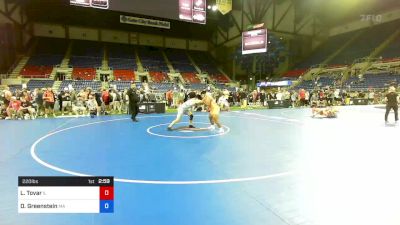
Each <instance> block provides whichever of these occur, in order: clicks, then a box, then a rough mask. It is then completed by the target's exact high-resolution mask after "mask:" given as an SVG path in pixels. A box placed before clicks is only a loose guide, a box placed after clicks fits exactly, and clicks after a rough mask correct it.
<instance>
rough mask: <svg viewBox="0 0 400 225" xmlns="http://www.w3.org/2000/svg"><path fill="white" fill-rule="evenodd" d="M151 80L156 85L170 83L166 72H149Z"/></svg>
mask: <svg viewBox="0 0 400 225" xmlns="http://www.w3.org/2000/svg"><path fill="white" fill-rule="evenodd" d="M149 74H150V77H151V79H152V80H153V82H155V83H162V82H167V81H169V78H168V75H167V74H166V73H164V72H155V71H151V72H149Z"/></svg>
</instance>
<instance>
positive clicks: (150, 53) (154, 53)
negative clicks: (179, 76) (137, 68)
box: [137, 47, 169, 72]
mask: <svg viewBox="0 0 400 225" xmlns="http://www.w3.org/2000/svg"><path fill="white" fill-rule="evenodd" d="M137 50H138V54H139V57H140V60H141V62H142V65H143V68H144V69H146V70H148V71H150V72H169V69H168V66H167V64H166V63H165V60H164V58H163V56H162V54H161V51H160V50H159V49H158V48H154V47H138V48H137Z"/></svg>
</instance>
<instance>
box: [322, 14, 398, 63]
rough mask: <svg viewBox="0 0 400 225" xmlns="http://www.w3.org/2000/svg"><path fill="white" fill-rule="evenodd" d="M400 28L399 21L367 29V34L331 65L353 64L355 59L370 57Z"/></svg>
mask: <svg viewBox="0 0 400 225" xmlns="http://www.w3.org/2000/svg"><path fill="white" fill-rule="evenodd" d="M399 26H400V22H399V21H394V22H389V23H384V24H381V25H375V26H373V27H370V28H367V30H366V31H367V32H366V33H365V34H363V35H361V36H360V37H358V38H357V39H356V40H355V42H354V44H352V45H350V46H349V47H347V48H345V49H344V50H343V51H342V52H340V53H339V54H338V55H337V56H336V57H335V58H334V59H333V60H332V61H331V62H330V64H351V63H352V62H353V61H354V60H355V59H358V58H363V57H367V56H369V54H370V53H371V52H372V51H373V50H374V49H375V48H377V47H378V46H379V45H380V44H382V43H383V42H384V41H385V40H386V39H387V38H388V37H389V36H390V35H391V34H392V33H393V32H394V31H395V30H396V29H398V28H399Z"/></svg>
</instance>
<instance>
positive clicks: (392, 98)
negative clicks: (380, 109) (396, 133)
mask: <svg viewBox="0 0 400 225" xmlns="http://www.w3.org/2000/svg"><path fill="white" fill-rule="evenodd" d="M399 101H400V100H399V95H398V94H397V93H396V88H395V87H394V86H391V87H390V88H389V93H388V94H386V96H385V102H386V113H385V122H386V123H387V122H388V116H389V112H390V110H392V109H393V110H394V117H395V121H396V123H397V121H398V120H399V113H398V110H399V106H398V104H399Z"/></svg>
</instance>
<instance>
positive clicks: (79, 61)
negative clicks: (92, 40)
mask: <svg viewBox="0 0 400 225" xmlns="http://www.w3.org/2000/svg"><path fill="white" fill-rule="evenodd" d="M69 64H70V65H71V66H72V67H78V68H89V67H90V68H98V67H101V65H102V58H99V57H89V56H71V58H70V60H69Z"/></svg>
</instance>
